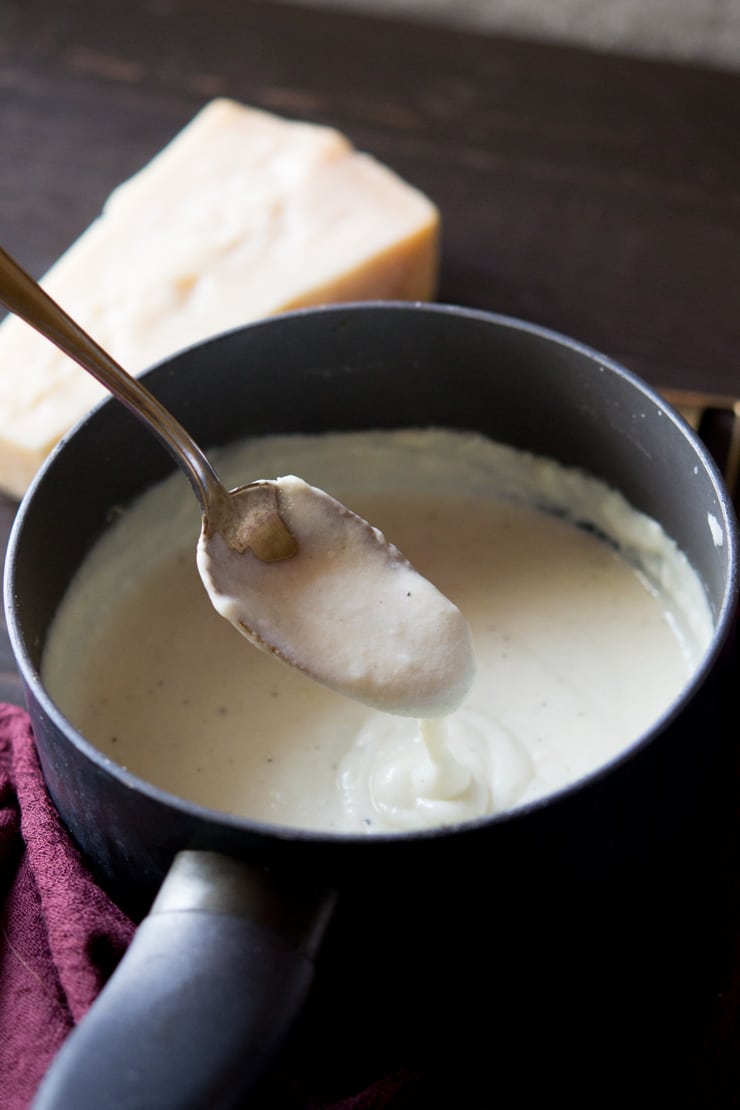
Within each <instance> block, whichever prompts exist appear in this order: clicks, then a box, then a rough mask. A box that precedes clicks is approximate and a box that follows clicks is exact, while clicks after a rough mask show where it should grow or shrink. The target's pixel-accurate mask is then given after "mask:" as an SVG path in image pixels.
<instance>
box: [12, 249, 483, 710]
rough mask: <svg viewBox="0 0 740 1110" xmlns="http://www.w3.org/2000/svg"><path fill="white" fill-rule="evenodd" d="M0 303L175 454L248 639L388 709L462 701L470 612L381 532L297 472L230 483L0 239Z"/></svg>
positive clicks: (207, 568) (205, 572) (205, 542)
mask: <svg viewBox="0 0 740 1110" xmlns="http://www.w3.org/2000/svg"><path fill="white" fill-rule="evenodd" d="M0 304H4V305H5V306H6V307H7V308H8V309H9V310H10V311H11V312H13V313H15V314H16V315H17V316H19V317H21V319H23V320H24V321H25V322H26V323H27V324H29V325H30V326H31V327H32V328H34V329H35V330H36V331H38V332H40V333H41V334H42V335H43V336H45V337H46V338H47V339H49V340H50V341H51V342H52V343H53V344H55V345H56V346H57V347H58V348H59V349H60V350H61V351H63V352H64V353H65V354H66V355H68V356H69V357H70V358H72V359H74V361H75V362H77V363H79V365H80V366H81V367H82V368H83V369H84V370H86V371H87V372H88V373H89V374H91V375H92V376H93V377H94V378H96V379H97V380H98V381H99V382H100V383H101V384H102V385H103V386H105V388H106V389H108V390H109V391H110V392H111V393H112V394H113V395H114V396H115V397H116V398H117V399H118V400H119V401H121V402H122V403H123V404H124V405H125V406H126V407H127V408H128V409H129V410H130V411H131V412H132V413H133V414H134V415H135V416H137V417H138V418H139V419H140V420H141V421H143V423H144V424H145V425H146V427H147V428H148V429H149V430H150V431H151V432H152V433H153V434H154V435H155V436H156V437H157V438H158V439H159V440H160V441H161V443H162V444H163V445H164V446H165V447H166V448H167V450H168V451H169V452H170V454H171V455H172V456H173V457H174V459H175V462H176V463H177V465H178V466H179V467H180V468H181V469H182V470H183V471H184V472H185V474H186V475H187V477H188V479H189V481H190V484H191V486H192V487H193V490H194V492H195V495H196V497H197V498H198V501H199V503H200V508H201V515H202V529H201V536H200V542H199V545H198V568H199V571H200V574H201V578H202V579H203V582H204V585H205V587H206V589H207V591H208V593H209V595H210V597H211V600H212V602H213V604H214V606H215V607H216V609H217V610H218V611H219V612H220V613H221V614H222V615H223V616H225V617H226V618H227V619H228V620H230V621H231V623H232V624H234V625H235V627H237V628H238V629H239V631H240V632H241V633H242V634H243V635H244V636H246V637H247V639H248V640H250V641H251V642H252V643H254V644H255V645H256V646H257V647H259V648H261V649H262V650H264V651H268V652H271V653H273V654H275V655H277V656H278V657H280V658H281V659H283V660H284V661H285V662H287V663H289V664H290V665H291V666H293V667H296V668H298V669H299V670H302V671H304V672H305V673H306V674H308V675H309V676H310V677H311V678H314V679H315V680H317V681H318V682H321V683H323V684H324V685H327V686H330V687H332V688H333V689H336V690H338V691H339V692H340V693H343V694H346V695H348V696H349V697H352V698H355V699H357V700H359V701H363V702H366V703H368V704H370V705H375V706H378V707H380V708H383V709H386V710H388V711H390V712H396V713H403V714H409V715H413V716H434V715H438V714H440V713H443V712H447V711H449V709H450V708H454V706H455V705H456V704H457V703H458V702H459V701H460V700H461V698H462V696H463V694H464V693H465V691H466V690H467V688H468V686H469V684H470V681H471V680H472V674H473V663H472V647H471V641H470V632H469V628H468V626H467V622H466V621H465V620H464V618H463V617H462V615H461V614H460V612H459V610H458V609H457V607H456V606H454V605H453V604H452V603H451V602H450V601H448V600H447V599H446V598H445V597H443V595H442V594H440V593H439V592H438V591H437V590H436V589H435V587H434V586H432V585H431V583H429V582H427V580H426V579H424V578H422V576H421V575H419V574H417V572H416V571H414V569H413V567H411V565H410V563H409V562H408V560H406V559H405V558H404V556H403V555H402V554H401V553H400V552H399V551H398V549H397V548H395V547H394V546H393V545H392V544H390V543H388V542H387V541H386V539H385V537H384V536H383V535H382V533H380V532H378V531H377V529H375V528H372V527H371V526H370V525H369V524H368V523H367V522H366V521H365V520H363V519H362V518H361V517H359V516H357V515H356V514H355V513H352V512H350V510H349V509H347V508H346V507H345V506H343V505H342V504H340V502H338V501H336V500H335V499H334V498H332V497H330V496H329V495H328V494H326V493H324V492H323V491H322V490H318V489H316V488H315V487H313V486H309V485H307V484H306V483H304V482H301V480H300V479H296V478H292V477H291V478H288V479H285V478H283V479H275V480H268V479H260V480H258V481H255V482H250V483H249V484H248V485H244V486H239V487H238V488H237V489H234V490H230V491H229V490H227V489H226V488H225V487H224V486H223V484H222V483H221V480H220V479H219V477H218V475H217V474H216V471H215V470H214V469H213V467H212V465H211V463H210V462H209V461H208V459H207V457H206V456H205V454H204V453H203V451H202V450H201V448H200V447H199V446H198V445H197V444H196V443H195V441H194V440H193V439H192V437H191V436H190V434H189V433H188V432H187V431H186V430H185V428H183V427H182V425H181V424H180V423H179V422H178V421H177V420H176V419H175V417H174V416H173V415H172V414H171V413H170V412H169V410H168V409H166V408H165V407H164V406H163V405H162V404H161V403H160V402H159V401H158V400H157V399H156V397H154V395H153V394H152V393H150V392H149V390H148V389H146V388H145V386H144V385H142V383H141V382H140V381H138V380H137V379H136V378H134V377H132V376H131V375H130V374H128V373H127V372H126V371H125V370H124V369H123V368H122V367H121V366H119V365H118V363H117V362H115V361H114V359H112V358H111V356H110V355H109V354H107V353H106V352H105V351H104V350H103V349H102V348H101V347H100V346H99V345H98V344H97V343H96V342H95V341H94V340H93V339H91V337H90V336H89V335H88V334H87V333H86V332H85V331H83V329H82V328H81V327H80V326H79V324H77V323H76V322H75V321H74V320H73V319H72V318H71V317H70V316H69V315H68V314H67V313H66V312H65V311H64V310H63V309H62V308H61V307H60V306H59V305H58V304H57V303H56V302H55V301H54V300H52V298H51V297H50V296H49V295H48V294H47V293H46V292H45V290H43V289H42V288H41V286H40V285H38V284H37V282H35V281H34V280H33V279H32V278H31V277H30V276H29V275H28V274H27V273H25V271H24V270H23V269H22V268H21V267H20V266H19V265H18V263H17V262H15V261H14V260H13V259H12V258H11V257H10V256H9V255H8V254H7V253H6V252H5V251H4V250H3V249H2V247H0ZM286 513H287V514H288V517H289V522H286V519H285V516H286ZM281 567H284V568H285V570H282V571H281V570H280V568H281ZM399 571H401V572H402V573H399ZM359 572H361V574H362V582H361V583H359V582H358V581H357V579H358V573H359ZM337 645H341V650H337ZM432 659H435V660H438V661H439V662H437V664H436V665H435V666H432V665H431V664H430V663H429V661H430V660H432Z"/></svg>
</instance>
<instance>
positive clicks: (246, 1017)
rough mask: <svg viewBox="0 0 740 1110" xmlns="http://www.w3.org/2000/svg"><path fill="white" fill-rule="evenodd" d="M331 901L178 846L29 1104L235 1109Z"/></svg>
mask: <svg viewBox="0 0 740 1110" xmlns="http://www.w3.org/2000/svg"><path fill="white" fill-rule="evenodd" d="M333 904H334V896H333V894H332V893H327V892H324V893H319V894H316V893H311V894H307V893H306V892H305V891H296V890H295V889H293V887H290V888H288V889H287V890H285V889H283V888H281V887H280V885H279V884H276V883H274V882H273V880H272V879H271V878H270V876H269V875H266V874H265V873H264V872H262V871H260V870H258V869H256V868H254V867H251V866H250V865H248V864H245V863H243V862H241V861H238V860H234V859H231V858H229V857H225V856H222V855H220V854H218V853H213V852H201V851H186V852H181V853H180V854H179V855H178V856H177V857H176V859H175V861H174V863H173V865H172V868H171V870H170V872H169V874H168V875H167V878H166V879H165V882H164V884H163V886H162V888H161V890H160V893H159V894H158V896H157V899H156V901H155V903H154V905H153V906H152V909H151V912H150V913H149V916H148V917H146V918H145V919H144V921H143V922H142V923H141V925H140V926H139V928H138V930H137V932H136V934H135V936H134V939H133V941H132V943H131V945H130V947H129V949H128V951H127V953H126V955H125V956H124V958H123V959H122V960H121V963H120V964H119V966H118V968H117V969H116V971H115V972H114V974H113V975H112V976H111V978H110V980H109V982H108V983H107V985H106V986H105V988H104V989H103V991H102V992H101V994H100V995H99V997H98V998H97V1000H96V1001H95V1003H94V1004H93V1006H92V1007H91V1008H90V1010H89V1012H88V1013H87V1014H86V1015H85V1017H84V1018H83V1020H82V1021H81V1022H80V1024H79V1025H78V1026H77V1028H76V1029H75V1030H74V1031H73V1032H72V1033H71V1034H70V1036H69V1037H68V1038H67V1040H66V1041H65V1043H64V1045H63V1046H62V1048H61V1050H60V1052H59V1053H58V1055H57V1057H56V1058H55V1060H54V1061H53V1062H52V1065H51V1067H50V1069H49V1071H48V1073H47V1075H46V1077H45V1079H44V1080H43V1082H42V1084H41V1086H40V1088H39V1090H38V1093H37V1095H36V1099H35V1101H34V1103H33V1110H70V1108H72V1107H74V1110H101V1108H102V1107H105V1110H123V1108H124V1107H125V1108H126V1110H186V1108H188V1110H190V1108H192V1110H195V1108H199V1110H200V1108H208V1110H222V1108H227V1107H233V1106H238V1105H240V1103H242V1102H243V1100H244V1098H245V1097H246V1096H247V1095H248V1094H249V1093H250V1092H251V1091H253V1090H254V1089H255V1087H256V1086H257V1085H258V1084H259V1082H260V1081H261V1080H262V1079H263V1078H264V1075H265V1072H266V1071H267V1070H268V1068H269V1066H270V1064H271V1063H272V1061H273V1060H274V1058H275V1056H276V1054H277V1052H278V1050H279V1049H280V1047H281V1045H282V1044H283V1042H284V1040H285V1038H286V1037H287V1034H288V1033H289V1031H290V1029H291V1027H292V1026H293V1024H294V1021H295V1019H296V1017H297V1016H298V1014H299V1012H300V1010H301V1008H302V1006H303V1003H304V1001H305V999H306V996H307V994H308V991H309V988H310V986H311V982H312V979H313V969H314V958H315V955H316V953H317V951H318V947H319V945H320V943H321V940H322V937H323V934H324V932H325V930H326V926H327V924H328V921H329V918H330V916H331V911H332V907H333Z"/></svg>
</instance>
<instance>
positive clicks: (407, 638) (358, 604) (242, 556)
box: [197, 475, 475, 717]
mask: <svg viewBox="0 0 740 1110" xmlns="http://www.w3.org/2000/svg"><path fill="white" fill-rule="evenodd" d="M272 489H273V490H274V491H275V493H276V494H277V499H278V500H277V505H278V507H279V513H280V520H281V521H282V524H283V525H284V526H285V527H286V528H287V530H288V532H289V533H290V535H291V536H292V538H293V539H294V540H295V541H296V544H297V552H296V554H294V555H293V556H292V557H291V558H287V559H280V560H278V561H264V560H263V559H261V558H258V557H257V556H256V555H255V554H253V553H252V551H251V550H250V549H249V548H247V549H246V550H244V551H239V550H234V548H233V547H230V546H229V544H228V543H227V542H226V540H225V539H224V537H223V536H222V535H221V534H220V533H219V532H215V533H211V534H209V533H207V532H206V530H205V529H204V530H203V531H202V532H201V536H200V540H199V542H198V552H197V565H198V570H199V571H200V576H201V579H202V580H203V583H204V585H205V587H206V590H207V591H208V595H209V597H210V598H211V602H212V603H213V605H214V607H215V608H216V610H217V611H218V612H219V613H220V614H221V616H222V617H225V618H226V620H228V621H229V622H230V623H231V624H233V625H234V626H235V627H236V628H238V629H239V631H240V632H242V634H243V635H245V636H246V637H247V638H248V639H249V640H250V641H251V642H252V643H254V644H256V645H257V646H258V647H260V648H264V649H266V650H272V651H274V652H275V653H276V654H277V655H279V656H280V658H281V659H284V660H285V661H286V662H288V663H290V664H291V666H296V667H299V668H300V669H301V670H303V671H305V672H306V673H307V674H309V675H310V676H311V677H312V678H314V679H316V680H317V681H319V682H322V683H324V685H326V686H329V687H330V689H332V690H336V691H337V692H338V693H340V694H344V695H345V696H346V697H351V698H355V699H357V700H358V701H361V702H364V703H365V704H366V705H371V706H373V707H374V708H375V709H382V710H384V711H385V712H388V713H400V714H402V715H404V716H407V717H437V716H443V715H445V714H448V713H451V712H452V711H453V710H455V709H457V707H458V706H459V704H460V702H461V701H462V699H463V697H464V696H465V694H466V693H467V691H468V690H469V689H470V684H471V682H472V681H473V674H474V671H475V664H474V661H473V649H472V641H471V636H470V627H469V625H468V623H467V621H466V620H465V618H464V617H463V615H462V614H461V612H460V610H459V609H458V608H457V607H456V606H455V605H453V604H452V602H450V601H448V600H447V598H446V597H444V596H443V595H442V594H441V593H440V592H439V590H437V589H436V588H435V587H434V586H433V585H432V584H431V582H428V581H427V580H426V579H425V578H422V576H421V575H420V574H417V573H416V571H415V570H414V568H413V567H412V566H411V564H410V563H409V562H408V560H407V559H405V558H404V556H403V555H402V554H401V552H400V551H398V549H397V548H396V547H395V546H394V545H393V544H389V543H387V542H386V539H385V537H384V536H383V534H382V532H380V531H378V529H377V528H373V527H371V526H370V525H369V524H368V523H367V521H365V520H363V519H362V518H361V517H359V516H357V515H356V514H355V513H353V512H350V510H349V509H347V508H346V507H345V506H344V505H342V504H340V503H339V502H337V501H336V500H335V499H334V498H333V497H329V496H328V495H327V494H326V493H325V492H324V491H323V490H319V489H316V487H315V486H311V485H309V484H308V483H307V482H304V481H303V480H302V479H301V478H296V477H295V476H294V475H290V476H288V477H285V478H278V479H276V480H275V481H274V483H272Z"/></svg>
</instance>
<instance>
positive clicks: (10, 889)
mask: <svg viewBox="0 0 740 1110" xmlns="http://www.w3.org/2000/svg"><path fill="white" fill-rule="evenodd" d="M0 906H1V907H2V908H1V910H0V1105H2V1107H3V1110H26V1108H27V1107H28V1106H29V1104H30V1102H31V1100H32V1098H33V1095H34V1093H35V1091H36V1088H37V1086H38V1084H39V1083H40V1081H41V1078H42V1077H43V1075H44V1073H45V1071H46V1069H47V1068H48V1066H49V1064H50V1062H51V1060H52V1058H53V1056H54V1055H55V1053H56V1052H57V1050H58V1049H59V1047H60V1046H61V1044H62V1042H63V1041H64V1038H65V1037H66V1036H67V1034H68V1033H69V1032H70V1031H71V1030H72V1028H73V1027H74V1026H75V1025H76V1024H77V1022H79V1021H80V1019H81V1018H82V1017H83V1015H84V1014H85V1012H86V1011H87V1009H88V1007H89V1006H90V1005H91V1003H92V1002H93V1001H94V999H95V997H96V996H97V994H98V992H99V991H100V990H101V988H102V987H103V985H104V984H105V982H106V980H107V978H108V976H109V975H110V974H111V972H112V971H113V969H114V967H115V966H116V964H117V963H118V961H119V959H120V958H121V956H122V955H123V953H124V952H125V950H126V947H127V945H128V943H129V941H130V940H131V937H132V936H133V933H134V928H135V926H134V923H133V922H132V921H131V920H129V918H128V917H126V916H125V915H124V914H123V913H122V912H121V910H120V909H118V907H117V906H115V905H114V903H113V902H112V901H111V900H110V898H108V897H107V895H106V894H105V893H104V892H103V891H102V890H101V889H100V887H99V886H98V885H97V884H96V883H95V882H94V880H93V879H92V877H91V875H90V874H89V872H88V871H87V870H86V869H85V867H84V865H83V863H82V861H81V859H80V856H79V854H78V852H77V850H76V849H75V847H74V845H73V844H72V842H71V841H70V839H69V836H68V835H67V833H66V830H65V829H64V827H63V825H62V822H61V820H60V818H59V816H58V814H57V812H56V810H55V809H54V807H53V805H52V804H51V801H50V799H49V797H48V795H47V793H46V789H45V786H44V781H43V777H42V774H41V768H40V766H39V762H38V757H37V754H36V748H35V744H34V740H33V734H32V732H31V725H30V721H29V718H28V716H27V714H26V713H25V712H24V711H23V710H21V709H18V708H16V707H13V706H8V705H2V704H0ZM304 1050H305V1046H304ZM327 1065H328V1067H329V1068H331V1052H328V1053H327ZM281 1071H282V1074H280V1072H281ZM310 1086H311V1083H310V1082H309V1083H308V1084H307V1083H306V1076H305V1074H304V1075H303V1076H302V1075H301V1073H300V1068H298V1069H297V1071H296V1070H294V1069H293V1068H291V1067H286V1069H285V1070H282V1069H279V1074H278V1075H277V1076H276V1077H275V1080H274V1083H272V1084H270V1086H269V1089H268V1091H266V1092H265V1101H264V1102H263V1101H262V1100H260V1101H259V1103H258V1105H259V1107H260V1110H261V1108H262V1107H263V1106H264V1107H265V1108H268V1107H269V1108H270V1110H271V1108H272V1107H274V1108H275V1110H277V1108H279V1110H374V1108H376V1107H378V1108H380V1107H383V1108H391V1107H392V1108H393V1110H407V1108H411V1107H421V1106H430V1105H432V1102H431V1101H430V1100H429V1091H428V1088H427V1084H426V1082H424V1081H423V1080H422V1077H421V1076H419V1075H418V1074H417V1073H415V1072H411V1071H406V1070H404V1069H401V1070H399V1071H397V1072H395V1071H394V1072H392V1074H387V1075H383V1076H382V1077H381V1078H380V1079H378V1080H377V1081H374V1082H367V1083H363V1084H362V1085H361V1088H360V1089H359V1090H356V1091H354V1092H353V1093H347V1092H346V1088H345V1090H344V1091H343V1092H342V1096H341V1097H327V1096H326V1094H325V1093H324V1096H323V1097H322V1096H321V1095H320V1094H319V1093H318V1091H317V1089H316V1088H314V1090H313V1091H311V1090H309V1089H308V1088H309V1087H310ZM318 1086H321V1084H319V1085H318Z"/></svg>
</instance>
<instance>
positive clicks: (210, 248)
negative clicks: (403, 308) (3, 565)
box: [0, 99, 439, 496]
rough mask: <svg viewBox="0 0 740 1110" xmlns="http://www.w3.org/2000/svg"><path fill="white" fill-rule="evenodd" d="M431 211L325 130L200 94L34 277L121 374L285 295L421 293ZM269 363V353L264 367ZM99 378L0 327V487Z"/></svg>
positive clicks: (76, 410) (86, 400)
mask: <svg viewBox="0 0 740 1110" xmlns="http://www.w3.org/2000/svg"><path fill="white" fill-rule="evenodd" d="M438 262H439V213H438V211H437V209H436V208H435V206H434V205H433V204H432V203H431V202H430V201H429V200H428V199H427V198H426V197H425V196H424V195H423V194H422V193H420V192H419V191H418V190H416V189H414V188H412V187H411V186H410V185H408V184H406V183H405V182H404V181H402V180H401V179H400V178H399V177H398V176H397V175H396V174H394V173H393V172H391V171H390V170H389V169H387V168H386V167H385V166H383V165H381V164H380V163H379V162H377V161H376V160H374V159H373V158H372V157H370V156H369V155H367V154H363V153H359V152H358V151H356V150H355V149H354V147H353V146H352V145H351V143H350V142H349V141H348V140H347V139H346V138H345V137H344V136H342V135H341V134H339V133H338V132H337V131H335V130H333V129H331V128H328V127H320V126H316V125H313V124H307V123H301V122H294V121H288V120H284V119H281V118H279V117H276V116H274V115H271V114H269V113H267V112H262V111H258V110H255V109H251V108H247V107H244V106H243V105H240V104H237V103H235V102H233V101H230V100H223V99H219V100H214V101H212V102H211V103H210V104H208V105H206V107H205V108H203V109H202V111H201V112H200V113H199V114H198V115H197V116H196V117H195V118H194V119H193V120H192V121H191V122H190V123H189V124H188V125H187V127H185V128H184V130H183V131H181V132H180V134H179V135H177V136H176V137H175V138H174V139H173V140H172V142H171V143H170V144H169V145H168V146H166V147H165V148H164V149H163V150H162V151H161V152H160V153H159V154H158V155H157V156H156V157H155V158H154V159H153V160H152V161H151V162H150V163H149V164H148V165H147V166H145V167H144V168H143V169H142V170H141V171H140V172H139V173H137V174H136V175H135V176H134V177H132V178H131V179H130V180H128V181H126V182H124V183H123V184H122V185H119V186H118V188H117V189H115V190H114V192H113V193H112V194H111V195H110V197H109V198H108V200H107V202H106V204H105V206H104V209H103V212H102V214H101V215H100V217H99V218H98V219H97V220H95V221H94V222H93V223H92V224H91V225H90V227H89V228H88V229H87V230H86V231H85V232H84V233H83V234H82V235H81V236H80V238H79V239H78V240H77V241H76V242H75V243H74V244H73V245H72V246H71V247H70V248H69V249H68V250H67V252H66V253H65V254H64V255H63V256H62V257H61V258H60V259H59V261H58V262H57V263H56V264H55V265H54V266H53V267H52V269H51V270H50V271H49V272H48V274H47V275H46V276H45V278H43V279H42V284H43V285H44V286H45V288H46V289H48V291H49V292H50V293H51V295H52V296H53V297H55V299H57V300H58V301H59V302H60V303H61V304H62V306H63V307H64V308H65V309H66V310H67V311H68V312H69V313H70V314H71V315H72V316H73V317H74V318H75V319H76V320H77V321H78V322H79V323H80V324H81V325H82V326H83V327H84V328H85V329H86V330H87V331H88V332H90V334H91V335H92V336H93V338H95V339H96V340H97V341H98V342H99V343H100V344H101V345H102V346H103V347H105V348H106V349H107V350H108V351H109V352H110V353H111V354H112V355H113V357H114V358H116V359H117V360H118V361H119V362H120V363H121V364H122V365H123V366H124V367H125V368H126V369H127V370H128V371H129V372H131V373H134V374H138V373H140V372H141V371H142V370H144V369H146V367H148V366H151V365H153V364H154V363H156V362H158V361H159V360H161V359H163V358H165V357H167V356H168V355H170V354H173V353H174V352H176V351H178V350H181V349H183V348H185V347H188V346H190V345H191V344H193V343H197V342H199V341H200V340H202V339H205V338H207V337H208V336H212V335H216V334H218V333H219V332H223V331H227V330H229V329H231V328H234V327H238V326H239V325H242V324H245V323H248V322H249V321H251V320H255V319H259V318H261V317H264V316H267V315H271V314H274V313H276V312H281V311H285V310H289V309H293V308H298V307H303V306H309V305H318V304H326V303H330V302H338V301H354V300H374V299H398V300H428V299H431V298H432V297H433V296H434V295H435V293H436V284H437V273H438ZM265 372H266V373H267V372H269V367H266V368H265ZM102 396H104V391H103V389H102V387H101V386H99V385H98V384H97V383H96V382H95V381H94V380H93V379H92V378H91V377H90V376H89V375H88V374H87V373H86V372H85V371H84V370H82V369H80V367H78V366H77V365H76V364H75V363H73V362H72V361H71V360H69V359H67V358H66V357H65V356H63V355H61V354H59V353H58V352H57V351H56V349H55V348H53V347H52V346H51V344H50V343H49V342H48V341H46V340H44V339H42V338H41V337H39V336H38V335H36V333H35V332H33V331H32V330H31V329H30V328H29V327H28V326H27V325H26V324H24V323H22V322H21V321H20V320H18V319H16V318H15V317H9V318H7V319H6V320H5V321H4V322H3V323H2V325H0V489H3V490H5V491H6V492H8V493H10V494H12V495H15V496H21V495H22V494H23V492H24V491H25V489H26V488H27V486H28V484H29V482H30V481H31V479H32V477H33V475H34V474H35V472H36V470H37V469H38V467H39V465H40V464H41V462H42V461H43V459H44V458H45V457H46V455H47V454H48V453H49V451H50V450H51V449H52V447H53V446H54V445H55V444H56V443H57V442H58V440H59V439H60V438H61V437H62V436H63V435H64V434H65V433H66V432H67V431H68V430H69V428H70V427H71V426H72V425H73V424H74V423H75V422H76V421H77V420H78V419H79V418H80V417H82V416H84V414H85V413H86V412H87V411H88V410H89V409H90V408H91V407H92V405H93V404H95V403H96V402H97V401H98V400H99V399H100V398H101V397H102Z"/></svg>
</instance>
